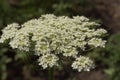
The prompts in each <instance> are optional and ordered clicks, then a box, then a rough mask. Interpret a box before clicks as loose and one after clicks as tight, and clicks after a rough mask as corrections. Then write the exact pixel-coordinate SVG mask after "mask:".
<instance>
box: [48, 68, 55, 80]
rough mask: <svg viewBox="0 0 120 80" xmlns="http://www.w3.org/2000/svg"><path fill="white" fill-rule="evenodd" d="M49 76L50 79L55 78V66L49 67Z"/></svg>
mask: <svg viewBox="0 0 120 80" xmlns="http://www.w3.org/2000/svg"><path fill="white" fill-rule="evenodd" d="M48 76H49V77H48V78H49V80H54V68H49V70H48Z"/></svg>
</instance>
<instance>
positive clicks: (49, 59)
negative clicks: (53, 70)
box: [38, 54, 59, 69]
mask: <svg viewBox="0 0 120 80" xmlns="http://www.w3.org/2000/svg"><path fill="white" fill-rule="evenodd" d="M58 60H59V58H58V57H57V56H55V55H54V54H46V55H43V56H41V57H39V59H38V62H39V65H41V66H42V67H43V69H45V68H47V67H53V66H57V65H58V63H57V61H58Z"/></svg>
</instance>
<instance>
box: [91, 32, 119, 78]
mask: <svg viewBox="0 0 120 80" xmlns="http://www.w3.org/2000/svg"><path fill="white" fill-rule="evenodd" d="M89 55H91V57H93V58H95V60H96V61H99V62H101V63H102V64H103V66H105V67H103V68H104V69H105V72H106V73H107V74H108V75H109V78H110V80H120V67H119V66H120V33H117V34H113V35H111V36H110V38H109V39H108V43H107V45H106V48H104V49H96V50H94V51H93V52H92V53H91V54H89ZM98 66H99V64H98Z"/></svg>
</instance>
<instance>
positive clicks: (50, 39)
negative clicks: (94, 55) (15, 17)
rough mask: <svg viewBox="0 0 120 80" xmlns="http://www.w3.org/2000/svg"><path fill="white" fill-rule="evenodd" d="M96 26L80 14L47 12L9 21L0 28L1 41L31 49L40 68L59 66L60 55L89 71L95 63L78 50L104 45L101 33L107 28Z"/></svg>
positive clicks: (14, 46) (27, 49) (76, 66)
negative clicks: (18, 22) (37, 15)
mask: <svg viewBox="0 0 120 80" xmlns="http://www.w3.org/2000/svg"><path fill="white" fill-rule="evenodd" d="M98 26H99V24H98V23H96V22H93V21H90V20H89V19H88V18H86V17H83V16H74V17H73V18H69V17H66V16H59V17H57V16H55V15H53V14H46V15H42V16H41V17H40V18H39V19H32V20H30V21H27V22H25V23H24V24H22V25H19V24H17V23H13V24H10V25H8V26H7V27H5V28H4V29H3V30H2V33H3V34H2V36H1V39H0V42H1V43H4V42H6V41H7V42H8V43H9V45H10V46H11V47H12V48H13V49H19V50H23V51H27V52H29V51H34V53H33V54H35V55H37V56H39V59H38V62H39V65H40V66H42V67H43V69H45V68H48V67H50V68H51V67H53V66H59V62H60V61H61V56H62V57H70V58H72V59H74V61H73V63H72V64H71V67H72V68H73V69H77V70H78V71H79V72H80V71H82V70H83V71H89V70H90V69H91V68H93V67H94V63H93V61H92V60H90V59H89V57H85V56H82V55H81V54H82V52H84V51H86V50H87V49H91V48H92V49H93V48H97V47H105V43H106V41H105V40H103V39H102V37H103V35H105V34H106V33H107V31H106V30H105V29H102V28H98ZM79 50H82V52H80V51H79Z"/></svg>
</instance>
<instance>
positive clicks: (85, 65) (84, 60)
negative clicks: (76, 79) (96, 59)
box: [72, 56, 94, 72]
mask: <svg viewBox="0 0 120 80" xmlns="http://www.w3.org/2000/svg"><path fill="white" fill-rule="evenodd" d="M72 67H73V69H77V70H78V71H79V72H81V71H82V70H83V71H89V70H90V69H91V68H94V64H93V61H92V60H90V59H89V58H88V57H84V56H80V57H78V58H76V60H75V61H74V62H73V64H72Z"/></svg>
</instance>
